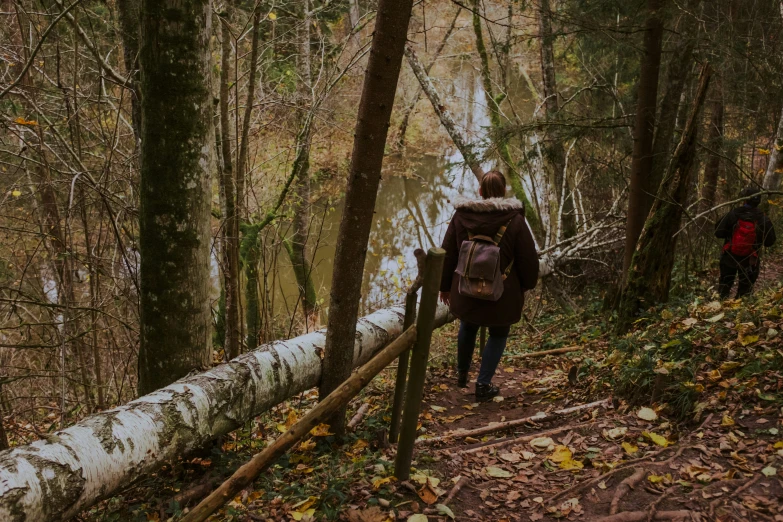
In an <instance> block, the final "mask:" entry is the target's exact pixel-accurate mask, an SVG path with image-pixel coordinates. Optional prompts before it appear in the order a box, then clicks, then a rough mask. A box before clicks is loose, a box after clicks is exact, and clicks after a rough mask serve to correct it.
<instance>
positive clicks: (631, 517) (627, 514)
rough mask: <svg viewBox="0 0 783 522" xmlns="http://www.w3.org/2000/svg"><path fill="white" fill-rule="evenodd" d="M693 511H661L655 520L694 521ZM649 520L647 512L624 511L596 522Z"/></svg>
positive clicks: (642, 521) (637, 521) (639, 521)
mask: <svg viewBox="0 0 783 522" xmlns="http://www.w3.org/2000/svg"><path fill="white" fill-rule="evenodd" d="M692 514H693V511H688V510H685V509H683V510H680V511H659V512H657V513H656V514H655V520H672V521H678V520H679V521H683V522H684V521H686V520H693V517H692V516H691V515H692ZM646 519H647V512H646V511H624V512H622V513H617V514H616V515H609V516H608V517H603V518H598V519H596V520H595V522H644V521H645V520H646Z"/></svg>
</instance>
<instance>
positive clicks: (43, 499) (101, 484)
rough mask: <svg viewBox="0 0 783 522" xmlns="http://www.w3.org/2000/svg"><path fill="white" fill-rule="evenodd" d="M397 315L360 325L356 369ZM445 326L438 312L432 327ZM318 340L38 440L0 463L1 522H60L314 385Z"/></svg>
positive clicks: (309, 338) (283, 347)
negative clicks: (172, 459) (168, 461)
mask: <svg viewBox="0 0 783 522" xmlns="http://www.w3.org/2000/svg"><path fill="white" fill-rule="evenodd" d="M403 315H404V310H403V309H402V308H388V309H384V310H379V311H377V312H375V313H373V314H371V315H369V316H367V317H364V318H361V319H359V321H358V324H357V327H356V343H355V345H354V358H353V360H354V366H359V365H362V364H364V363H365V362H367V361H368V360H369V359H370V358H371V357H372V356H373V355H374V354H375V353H377V352H378V351H379V350H380V349H381V348H383V347H384V346H385V345H386V344H388V343H389V342H390V341H392V340H394V339H395V338H396V337H398V336H399V335H400V334H401V333H402V321H403ZM447 321H448V310H447V309H446V308H445V307H443V306H441V307H440V308H439V309H438V312H437V314H436V327H439V326H442V325H443V324H445V323H446V322H447ZM325 342H326V333H325V331H324V330H320V331H318V332H314V333H310V334H307V335H303V336H300V337H296V338H294V339H290V340H288V341H278V342H274V343H271V344H268V345H264V346H262V347H260V348H259V349H258V350H256V351H253V352H250V353H247V354H244V355H242V356H240V357H237V358H236V359H234V360H232V361H231V362H229V363H226V364H221V365H219V366H216V367H214V368H212V369H211V370H209V371H206V372H203V373H199V374H195V375H191V376H188V377H185V378H183V379H180V380H179V381H177V382H175V383H173V384H171V385H170V386H167V387H165V388H163V389H161V390H158V391H156V392H154V393H151V394H149V395H145V396H143V397H140V398H139V399H136V400H135V401H132V402H130V403H128V404H126V405H124V406H121V407H119V408H115V409H113V410H109V411H106V412H102V413H99V414H96V415H92V416H90V417H87V418H86V419H84V420H83V421H81V422H79V423H78V424H76V425H74V426H71V427H70V428H67V429H65V430H62V431H58V432H56V433H54V434H53V435H51V436H50V437H49V438H48V440H41V441H37V442H34V443H33V444H29V445H27V446H21V447H18V448H13V449H10V450H6V451H4V452H2V453H0V520H2V521H4V522H5V521H8V522H12V521H13V522H22V521H24V522H36V521H41V522H53V521H58V520H67V519H69V518H71V517H73V516H74V515H76V514H78V513H79V512H80V511H81V510H83V509H85V508H87V507H89V506H90V505H92V504H94V503H95V502H96V501H98V500H100V499H102V498H105V497H108V496H110V495H111V494H112V493H114V492H116V491H117V490H119V489H120V488H122V487H124V486H127V485H128V484H130V483H132V482H133V481H134V480H136V479H138V478H139V477H140V476H142V475H144V474H145V473H149V472H151V471H154V470H155V469H156V468H157V467H159V466H160V465H162V464H163V463H165V462H166V461H167V460H169V459H171V458H174V457H176V456H179V455H183V454H185V453H187V452H188V451H190V450H194V449H196V448H200V447H203V445H204V444H205V443H207V442H208V441H210V440H212V439H214V438H216V437H218V436H220V435H224V434H226V433H229V432H230V431H232V430H234V429H236V428H238V427H239V426H241V425H242V424H243V423H244V422H246V421H248V420H250V419H252V418H253V417H255V416H257V415H259V414H260V413H262V412H264V411H266V410H268V409H269V408H271V407H272V406H275V405H276V404H279V403H280V402H282V401H284V400H286V399H287V398H289V397H292V396H294V395H296V394H298V393H301V392H303V391H305V390H307V389H310V388H313V387H315V386H317V385H318V381H319V380H320V378H321V357H320V355H321V353H322V352H323V349H324V345H325Z"/></svg>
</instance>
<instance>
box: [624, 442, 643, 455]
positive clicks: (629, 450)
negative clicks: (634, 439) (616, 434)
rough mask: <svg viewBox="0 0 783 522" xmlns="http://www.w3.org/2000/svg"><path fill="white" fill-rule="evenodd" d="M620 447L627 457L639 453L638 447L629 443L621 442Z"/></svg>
mask: <svg viewBox="0 0 783 522" xmlns="http://www.w3.org/2000/svg"><path fill="white" fill-rule="evenodd" d="M622 447H623V449H624V450H625V452H626V453H627V454H628V455H633V454H634V453H636V452H637V451H639V446H635V445H633V444H631V443H630V442H623V443H622Z"/></svg>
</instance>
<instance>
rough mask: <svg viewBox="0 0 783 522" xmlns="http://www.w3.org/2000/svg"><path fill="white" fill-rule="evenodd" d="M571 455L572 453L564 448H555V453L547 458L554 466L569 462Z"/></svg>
mask: <svg viewBox="0 0 783 522" xmlns="http://www.w3.org/2000/svg"><path fill="white" fill-rule="evenodd" d="M572 455H573V453H571V450H570V449H568V448H567V447H566V446H557V447H555V451H554V452H552V454H551V455H550V456H549V460H551V461H552V462H554V463H555V464H559V463H560V462H565V461H567V460H571V457H572Z"/></svg>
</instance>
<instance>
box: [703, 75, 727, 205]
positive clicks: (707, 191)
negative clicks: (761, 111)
mask: <svg viewBox="0 0 783 522" xmlns="http://www.w3.org/2000/svg"><path fill="white" fill-rule="evenodd" d="M713 96H714V97H715V99H714V100H713V102H712V117H711V118H710V128H709V130H708V132H707V146H708V147H709V148H710V152H709V154H710V157H709V159H708V160H707V163H706V164H705V166H704V183H702V193H701V198H700V199H701V204H700V210H701V212H706V211H707V210H709V209H711V208H712V207H713V206H714V205H715V193H716V192H717V189H718V175H719V173H720V161H721V157H720V154H722V153H723V89H722V88H721V84H720V82H719V81H716V82H715V83H714V92H713Z"/></svg>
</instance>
